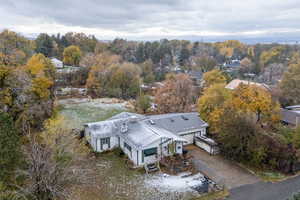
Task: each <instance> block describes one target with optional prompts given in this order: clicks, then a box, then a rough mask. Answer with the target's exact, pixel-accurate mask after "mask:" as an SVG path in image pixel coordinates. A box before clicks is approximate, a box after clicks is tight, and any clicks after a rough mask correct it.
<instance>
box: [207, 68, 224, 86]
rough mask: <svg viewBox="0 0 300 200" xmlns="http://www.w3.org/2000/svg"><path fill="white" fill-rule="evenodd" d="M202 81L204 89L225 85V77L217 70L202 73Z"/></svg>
mask: <svg viewBox="0 0 300 200" xmlns="http://www.w3.org/2000/svg"><path fill="white" fill-rule="evenodd" d="M203 80H204V87H206V88H207V87H210V86H212V85H213V84H225V83H226V77H225V76H224V74H223V72H222V71H220V70H218V69H214V70H211V71H209V72H206V73H204V75H203Z"/></svg>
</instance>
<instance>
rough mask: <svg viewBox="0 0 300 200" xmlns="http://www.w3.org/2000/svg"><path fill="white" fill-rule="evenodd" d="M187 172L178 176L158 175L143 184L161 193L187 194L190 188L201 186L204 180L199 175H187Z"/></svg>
mask: <svg viewBox="0 0 300 200" xmlns="http://www.w3.org/2000/svg"><path fill="white" fill-rule="evenodd" d="M189 174H190V173H189V172H185V173H181V174H178V175H168V174H158V175H154V176H153V177H150V178H149V179H146V180H145V184H146V185H149V186H151V187H154V188H156V189H157V190H159V191H161V192H167V191H169V192H172V191H176V192H189V191H193V189H192V187H196V186H200V185H202V183H203V181H204V180H205V178H204V176H203V175H202V174H201V173H197V174H194V175H189Z"/></svg>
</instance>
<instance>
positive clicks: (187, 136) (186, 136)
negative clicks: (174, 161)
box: [182, 133, 194, 145]
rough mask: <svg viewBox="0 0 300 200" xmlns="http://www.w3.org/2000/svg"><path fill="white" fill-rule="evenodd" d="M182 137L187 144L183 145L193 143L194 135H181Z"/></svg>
mask: <svg viewBox="0 0 300 200" xmlns="http://www.w3.org/2000/svg"><path fill="white" fill-rule="evenodd" d="M182 137H183V138H184V139H186V140H187V141H188V143H185V145H187V144H193V143H194V133H192V134H188V135H183V136H182Z"/></svg>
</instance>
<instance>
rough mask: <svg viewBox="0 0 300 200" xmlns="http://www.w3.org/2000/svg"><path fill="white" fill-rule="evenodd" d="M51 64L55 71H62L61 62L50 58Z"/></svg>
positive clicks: (62, 65)
mask: <svg viewBox="0 0 300 200" xmlns="http://www.w3.org/2000/svg"><path fill="white" fill-rule="evenodd" d="M51 62H52V63H53V65H54V66H55V67H56V68H57V69H62V68H63V67H64V64H63V62H62V61H61V60H58V59H57V58H51Z"/></svg>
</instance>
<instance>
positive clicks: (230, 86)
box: [225, 79, 270, 90]
mask: <svg viewBox="0 0 300 200" xmlns="http://www.w3.org/2000/svg"><path fill="white" fill-rule="evenodd" d="M240 84H244V85H255V86H257V87H260V88H262V89H265V90H270V87H269V86H268V85H266V84H263V83H256V82H252V81H246V80H240V79H234V80H232V81H231V82H230V83H228V84H227V85H226V86H225V88H227V89H230V90H235V89H236V88H238V86H239V85H240Z"/></svg>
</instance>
